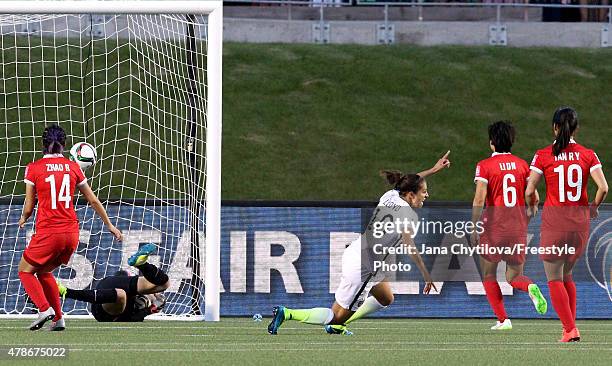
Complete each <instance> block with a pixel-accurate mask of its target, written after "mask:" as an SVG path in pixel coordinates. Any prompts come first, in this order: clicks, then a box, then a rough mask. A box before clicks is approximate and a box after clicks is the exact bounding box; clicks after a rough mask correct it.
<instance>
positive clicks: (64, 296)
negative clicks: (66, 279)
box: [55, 279, 68, 301]
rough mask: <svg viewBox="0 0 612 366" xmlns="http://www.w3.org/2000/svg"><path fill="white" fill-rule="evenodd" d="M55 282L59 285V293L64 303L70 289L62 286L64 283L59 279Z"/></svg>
mask: <svg viewBox="0 0 612 366" xmlns="http://www.w3.org/2000/svg"><path fill="white" fill-rule="evenodd" d="M55 282H56V283H57V291H58V292H59V295H60V297H61V298H62V301H63V300H66V292H68V288H66V286H64V285H62V283H61V282H60V281H59V280H57V279H56V280H55Z"/></svg>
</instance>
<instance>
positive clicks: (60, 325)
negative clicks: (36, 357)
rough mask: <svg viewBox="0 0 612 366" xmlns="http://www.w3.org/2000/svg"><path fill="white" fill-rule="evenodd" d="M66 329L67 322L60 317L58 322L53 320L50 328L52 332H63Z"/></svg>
mask: <svg viewBox="0 0 612 366" xmlns="http://www.w3.org/2000/svg"><path fill="white" fill-rule="evenodd" d="M64 329H66V323H65V322H64V318H60V319H59V320H58V321H56V322H53V321H52V322H51V325H50V326H49V330H50V331H51V332H61V331H62V330H64Z"/></svg>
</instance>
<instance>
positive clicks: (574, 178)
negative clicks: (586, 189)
mask: <svg viewBox="0 0 612 366" xmlns="http://www.w3.org/2000/svg"><path fill="white" fill-rule="evenodd" d="M563 168H564V166H563V165H559V166H558V167H556V168H555V169H553V172H555V173H557V174H558V175H559V202H565V197H567V199H568V200H569V201H571V202H576V201H578V200H580V195H581V194H582V168H581V167H580V165H578V164H572V165H570V166H568V167H567V186H568V187H569V188H576V193H573V192H570V191H569V190H568V191H567V192H566V191H565V176H566V175H565V174H564V173H565V172H564V171H563Z"/></svg>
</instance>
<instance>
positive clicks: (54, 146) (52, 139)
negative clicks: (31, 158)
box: [42, 125, 66, 154]
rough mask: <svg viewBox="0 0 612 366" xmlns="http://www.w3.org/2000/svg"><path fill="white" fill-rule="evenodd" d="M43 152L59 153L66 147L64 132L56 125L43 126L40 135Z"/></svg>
mask: <svg viewBox="0 0 612 366" xmlns="http://www.w3.org/2000/svg"><path fill="white" fill-rule="evenodd" d="M42 140H43V154H61V153H62V151H64V147H66V132H65V131H64V129H63V128H61V127H60V126H58V125H51V126H48V127H47V128H45V132H43V135H42Z"/></svg>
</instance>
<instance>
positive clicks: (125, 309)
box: [58, 244, 170, 322]
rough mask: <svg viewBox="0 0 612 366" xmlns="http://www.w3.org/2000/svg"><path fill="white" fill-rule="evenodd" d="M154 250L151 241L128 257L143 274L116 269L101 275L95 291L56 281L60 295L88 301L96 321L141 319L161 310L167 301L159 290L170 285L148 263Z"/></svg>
mask: <svg viewBox="0 0 612 366" xmlns="http://www.w3.org/2000/svg"><path fill="white" fill-rule="evenodd" d="M155 249H156V248H155V245H153V244H147V245H143V246H142V247H141V248H140V249H139V250H138V252H136V254H134V255H132V256H131V257H130V258H129V259H128V264H129V265H130V266H133V267H136V268H138V269H139V270H140V272H141V273H142V276H129V275H128V274H127V272H125V271H119V272H118V273H117V274H116V275H114V276H108V277H105V278H103V279H102V281H100V282H99V283H98V285H97V286H96V288H95V289H94V290H73V289H69V288H66V287H65V286H63V285H62V284H60V283H58V288H59V292H60V296H62V298H65V297H67V298H69V299H74V300H80V301H86V302H89V303H91V304H92V305H91V313H92V314H93V316H94V318H95V319H96V320H97V321H99V322H113V321H117V322H141V321H143V320H144V318H145V317H146V316H148V315H151V314H154V313H158V312H159V311H161V309H162V308H163V306H164V305H165V303H166V300H165V298H164V295H162V292H164V291H165V290H166V289H167V288H168V286H169V285H170V281H169V280H168V275H166V273H164V271H162V270H161V269H159V268H157V267H156V266H154V265H152V264H151V263H147V259H148V258H149V255H151V253H153V252H154V251H155Z"/></svg>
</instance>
